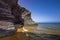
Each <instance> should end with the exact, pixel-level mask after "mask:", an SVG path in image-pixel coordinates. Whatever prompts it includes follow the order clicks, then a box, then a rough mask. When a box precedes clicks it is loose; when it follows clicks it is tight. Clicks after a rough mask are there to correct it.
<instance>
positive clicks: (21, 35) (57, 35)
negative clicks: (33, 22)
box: [0, 26, 60, 40]
mask: <svg viewBox="0 0 60 40" xmlns="http://www.w3.org/2000/svg"><path fill="white" fill-rule="evenodd" d="M24 28H25V29H27V30H28V31H27V32H23V29H22V28H18V30H17V32H16V34H14V35H11V36H7V37H4V38H0V40H60V32H58V31H51V30H36V28H35V27H32V26H24ZM26 34H28V36H26Z"/></svg>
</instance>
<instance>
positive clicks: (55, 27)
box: [37, 23, 60, 31]
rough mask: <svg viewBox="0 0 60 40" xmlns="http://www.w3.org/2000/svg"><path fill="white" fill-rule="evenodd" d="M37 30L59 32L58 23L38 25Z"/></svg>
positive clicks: (59, 25) (59, 26)
mask: <svg viewBox="0 0 60 40" xmlns="http://www.w3.org/2000/svg"><path fill="white" fill-rule="evenodd" d="M37 29H38V30H42V29H49V30H58V31H60V23H38V26H37Z"/></svg>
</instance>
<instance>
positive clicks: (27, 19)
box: [20, 7, 35, 25]
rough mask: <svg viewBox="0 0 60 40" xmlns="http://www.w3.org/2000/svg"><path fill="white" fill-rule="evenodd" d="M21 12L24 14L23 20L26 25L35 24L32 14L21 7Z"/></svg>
mask: <svg viewBox="0 0 60 40" xmlns="http://www.w3.org/2000/svg"><path fill="white" fill-rule="evenodd" d="M20 12H21V13H22V15H21V16H22V19H23V20H24V25H32V24H35V22H34V21H33V20H32V18H31V12H30V11H29V10H27V9H26V8H24V7H20Z"/></svg>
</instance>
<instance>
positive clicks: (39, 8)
mask: <svg viewBox="0 0 60 40" xmlns="http://www.w3.org/2000/svg"><path fill="white" fill-rule="evenodd" d="M18 4H19V5H21V6H22V7H25V8H26V9H28V10H30V11H31V13H32V14H31V17H32V19H33V20H34V21H35V22H60V0H19V1H18Z"/></svg>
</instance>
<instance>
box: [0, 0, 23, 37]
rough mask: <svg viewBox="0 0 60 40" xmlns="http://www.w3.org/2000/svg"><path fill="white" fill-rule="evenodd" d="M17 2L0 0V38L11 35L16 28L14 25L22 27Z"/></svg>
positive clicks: (14, 0) (15, 0)
mask: <svg viewBox="0 0 60 40" xmlns="http://www.w3.org/2000/svg"><path fill="white" fill-rule="evenodd" d="M17 1H18V0H0V37H2V36H6V35H8V34H9V35H10V33H11V34H13V33H14V32H15V31H16V29H17V28H18V27H15V24H21V25H23V21H22V18H21V13H20V11H19V6H18V4H17ZM4 30H5V31H4ZM2 31H3V32H2Z"/></svg>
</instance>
